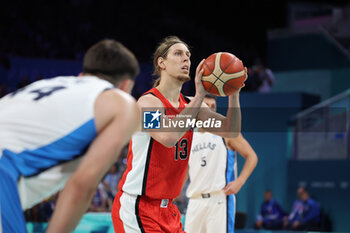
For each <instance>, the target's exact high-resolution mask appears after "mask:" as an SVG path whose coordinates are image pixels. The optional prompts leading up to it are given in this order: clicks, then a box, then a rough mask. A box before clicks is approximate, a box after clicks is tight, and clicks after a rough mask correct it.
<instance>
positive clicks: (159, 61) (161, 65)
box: [157, 57, 165, 70]
mask: <svg viewBox="0 0 350 233" xmlns="http://www.w3.org/2000/svg"><path fill="white" fill-rule="evenodd" d="M164 61H165V60H164V58H163V57H158V59H157V64H158V67H159V68H161V69H162V70H165V64H164Z"/></svg>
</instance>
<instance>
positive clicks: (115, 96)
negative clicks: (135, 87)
mask: <svg viewBox="0 0 350 233" xmlns="http://www.w3.org/2000/svg"><path fill="white" fill-rule="evenodd" d="M135 103H136V101H135V99H134V98H133V97H132V96H131V95H129V94H128V93H126V92H124V91H122V90H119V89H117V88H111V89H108V90H105V91H103V92H102V93H101V94H100V95H99V96H98V97H97V104H104V105H110V107H113V106H115V107H117V108H121V107H126V106H127V105H134V104H135Z"/></svg>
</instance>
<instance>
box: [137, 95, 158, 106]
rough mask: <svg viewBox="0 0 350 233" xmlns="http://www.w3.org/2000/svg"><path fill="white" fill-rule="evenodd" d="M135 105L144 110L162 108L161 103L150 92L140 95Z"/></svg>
mask: <svg viewBox="0 0 350 233" xmlns="http://www.w3.org/2000/svg"><path fill="white" fill-rule="evenodd" d="M137 104H138V105H139V106H140V107H144V108H147V107H148V108H157V107H163V103H162V101H161V100H160V99H159V98H158V97H157V96H156V95H154V94H153V93H152V92H149V93H146V94H144V95H142V96H141V97H140V98H139V99H138V100H137Z"/></svg>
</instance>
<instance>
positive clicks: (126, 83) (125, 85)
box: [118, 79, 135, 94]
mask: <svg viewBox="0 0 350 233" xmlns="http://www.w3.org/2000/svg"><path fill="white" fill-rule="evenodd" d="M134 83H135V82H134V81H133V80H130V79H124V80H123V81H121V82H120V83H119V84H118V88H119V89H120V90H122V91H125V92H126V93H129V94H130V93H131V91H132V88H133V87H134Z"/></svg>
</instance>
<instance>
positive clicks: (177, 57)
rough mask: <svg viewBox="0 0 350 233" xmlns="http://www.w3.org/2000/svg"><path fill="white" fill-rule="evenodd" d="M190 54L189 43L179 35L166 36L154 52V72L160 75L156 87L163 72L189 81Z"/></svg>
mask: <svg viewBox="0 0 350 233" xmlns="http://www.w3.org/2000/svg"><path fill="white" fill-rule="evenodd" d="M190 56H191V53H190V51H189V47H188V45H187V44H186V43H185V42H184V41H182V40H180V39H179V38H178V37H177V36H168V37H166V38H164V39H163V41H162V42H161V43H160V44H159V45H158V47H157V49H156V51H155V52H154V54H153V66H154V73H153V74H154V75H156V76H159V78H158V79H157V80H156V81H155V83H154V87H156V86H158V85H159V83H160V78H161V76H162V73H163V72H166V73H167V75H169V76H172V77H174V78H176V79H178V80H180V81H183V82H186V81H189V80H190V76H189V71H190V66H191V61H190Z"/></svg>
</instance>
